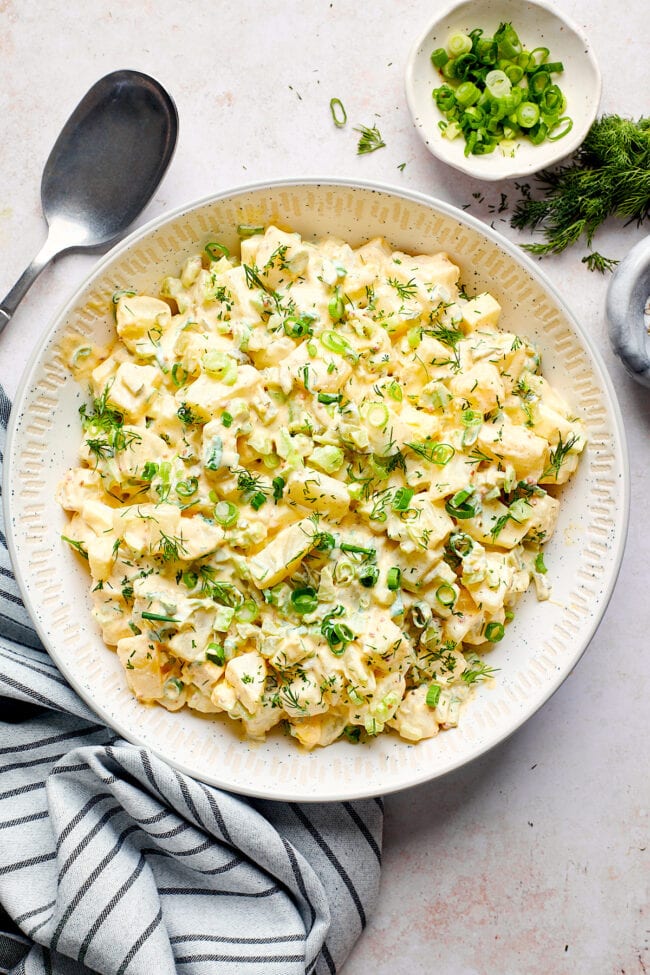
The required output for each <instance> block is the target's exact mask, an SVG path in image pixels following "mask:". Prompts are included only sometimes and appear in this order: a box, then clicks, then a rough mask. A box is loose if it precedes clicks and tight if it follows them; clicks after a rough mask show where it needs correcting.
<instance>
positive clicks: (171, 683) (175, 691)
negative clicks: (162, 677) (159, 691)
mask: <svg viewBox="0 0 650 975" xmlns="http://www.w3.org/2000/svg"><path fill="white" fill-rule="evenodd" d="M184 689H185V685H184V684H183V681H182V680H179V679H178V677H168V678H167V680H166V681H165V683H164V684H163V694H164V696H165V697H166V698H167V699H168V700H169V701H177V700H178V699H179V697H180V696H181V694H182V693H183V690H184Z"/></svg>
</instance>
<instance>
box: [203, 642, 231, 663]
mask: <svg viewBox="0 0 650 975" xmlns="http://www.w3.org/2000/svg"><path fill="white" fill-rule="evenodd" d="M205 656H206V660H209V661H210V663H212V664H216V665H217V666H218V667H223V665H224V664H225V662H226V651H225V650H224V648H223V647H222V646H221V644H220V643H208V647H207V650H206V651H205Z"/></svg>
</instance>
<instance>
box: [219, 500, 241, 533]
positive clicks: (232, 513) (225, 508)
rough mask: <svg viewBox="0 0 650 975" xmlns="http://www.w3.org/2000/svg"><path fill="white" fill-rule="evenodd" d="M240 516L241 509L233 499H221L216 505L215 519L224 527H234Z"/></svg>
mask: <svg viewBox="0 0 650 975" xmlns="http://www.w3.org/2000/svg"><path fill="white" fill-rule="evenodd" d="M238 518H239V509H238V508H237V505H234V504H233V503H232V501H219V502H217V504H215V506H214V520H215V521H216V522H217V524H218V525H221V527H222V528H232V526H233V525H235V524H236V523H237V519H238Z"/></svg>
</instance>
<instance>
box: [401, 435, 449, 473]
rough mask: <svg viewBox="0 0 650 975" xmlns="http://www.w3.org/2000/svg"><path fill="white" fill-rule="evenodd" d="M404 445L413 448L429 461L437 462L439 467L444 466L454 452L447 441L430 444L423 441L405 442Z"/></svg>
mask: <svg viewBox="0 0 650 975" xmlns="http://www.w3.org/2000/svg"><path fill="white" fill-rule="evenodd" d="M406 446H407V447H410V448H411V450H414V451H415V453H416V454H419V455H420V457H424V459H425V460H428V461H429V463H431V464H437V465H438V466H439V467H444V466H445V465H446V464H448V463H449V461H450V460H451V459H452V457H453V456H454V454H455V453H456V451H455V450H454V448H453V447H452V446H451V444H448V443H437V444H433V443H432V444H430V443H428V442H426V441H424V442H420V443H407V444H406Z"/></svg>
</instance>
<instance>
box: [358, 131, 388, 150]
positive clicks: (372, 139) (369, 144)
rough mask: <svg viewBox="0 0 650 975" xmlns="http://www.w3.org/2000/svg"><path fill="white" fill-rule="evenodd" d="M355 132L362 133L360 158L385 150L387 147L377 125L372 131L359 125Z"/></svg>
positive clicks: (359, 147) (359, 148) (359, 145)
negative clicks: (369, 153)
mask: <svg viewBox="0 0 650 975" xmlns="http://www.w3.org/2000/svg"><path fill="white" fill-rule="evenodd" d="M354 131H355V132H360V133H361V136H360V138H359V144H358V146H357V155H358V156H363V155H365V154H366V153H368V152H376V151H377V149H383V148H384V147H385V145H386V143H385V142H384V140H383V139H382V137H381V132H380V131H379V129H378V128H377V126H376V125H373V127H372V128H371V129H370V128H368V127H367V126H366V125H359V126H358V127H356V128H355V130H354Z"/></svg>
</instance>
